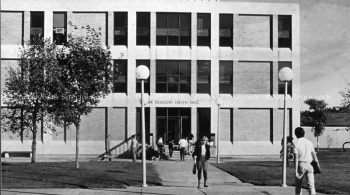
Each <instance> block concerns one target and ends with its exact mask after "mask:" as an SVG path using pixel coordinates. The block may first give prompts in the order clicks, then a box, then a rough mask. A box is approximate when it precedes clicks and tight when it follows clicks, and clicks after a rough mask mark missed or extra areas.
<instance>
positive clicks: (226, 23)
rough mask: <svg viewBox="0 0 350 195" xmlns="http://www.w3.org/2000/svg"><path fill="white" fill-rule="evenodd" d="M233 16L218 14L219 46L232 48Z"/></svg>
mask: <svg viewBox="0 0 350 195" xmlns="http://www.w3.org/2000/svg"><path fill="white" fill-rule="evenodd" d="M232 26H233V15H232V14H220V21H219V28H220V31H219V35H220V40H219V46H222V47H232V46H233V36H232V33H233V28H232Z"/></svg>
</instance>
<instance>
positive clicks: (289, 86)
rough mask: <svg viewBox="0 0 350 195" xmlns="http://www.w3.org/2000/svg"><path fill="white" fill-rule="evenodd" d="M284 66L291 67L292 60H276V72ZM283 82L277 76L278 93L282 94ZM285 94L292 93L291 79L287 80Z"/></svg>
mask: <svg viewBox="0 0 350 195" xmlns="http://www.w3.org/2000/svg"><path fill="white" fill-rule="evenodd" d="M284 67H288V68H290V69H292V62H278V72H280V70H281V69H282V68H284ZM284 89H285V83H284V82H283V81H281V80H280V78H278V94H284ZM287 94H289V95H292V81H289V82H288V90H287Z"/></svg>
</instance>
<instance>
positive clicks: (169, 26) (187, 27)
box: [156, 13, 191, 46]
mask: <svg viewBox="0 0 350 195" xmlns="http://www.w3.org/2000/svg"><path fill="white" fill-rule="evenodd" d="M156 33H157V40H156V42H157V45H183V46H191V14H189V13H157V32H156Z"/></svg>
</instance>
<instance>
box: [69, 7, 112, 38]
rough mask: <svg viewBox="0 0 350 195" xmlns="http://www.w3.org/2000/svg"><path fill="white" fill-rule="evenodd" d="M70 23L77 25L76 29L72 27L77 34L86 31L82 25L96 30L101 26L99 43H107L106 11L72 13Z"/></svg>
mask: <svg viewBox="0 0 350 195" xmlns="http://www.w3.org/2000/svg"><path fill="white" fill-rule="evenodd" d="M72 23H73V25H76V26H77V27H78V29H72V30H73V31H74V33H77V34H80V33H85V32H86V31H85V30H84V29H81V27H82V26H84V27H86V26H87V25H89V26H90V28H94V29H95V30H96V31H97V32H99V28H101V34H102V36H101V43H102V44H103V45H104V44H106V43H107V42H106V37H107V29H106V27H107V13H73V15H72Z"/></svg>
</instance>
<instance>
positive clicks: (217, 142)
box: [215, 97, 222, 163]
mask: <svg viewBox="0 0 350 195" xmlns="http://www.w3.org/2000/svg"><path fill="white" fill-rule="evenodd" d="M215 101H216V104H217V105H218V128H217V135H216V163H220V154H219V153H220V150H219V145H220V143H219V142H220V105H221V104H222V99H221V98H219V97H218V98H216V100H215Z"/></svg>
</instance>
